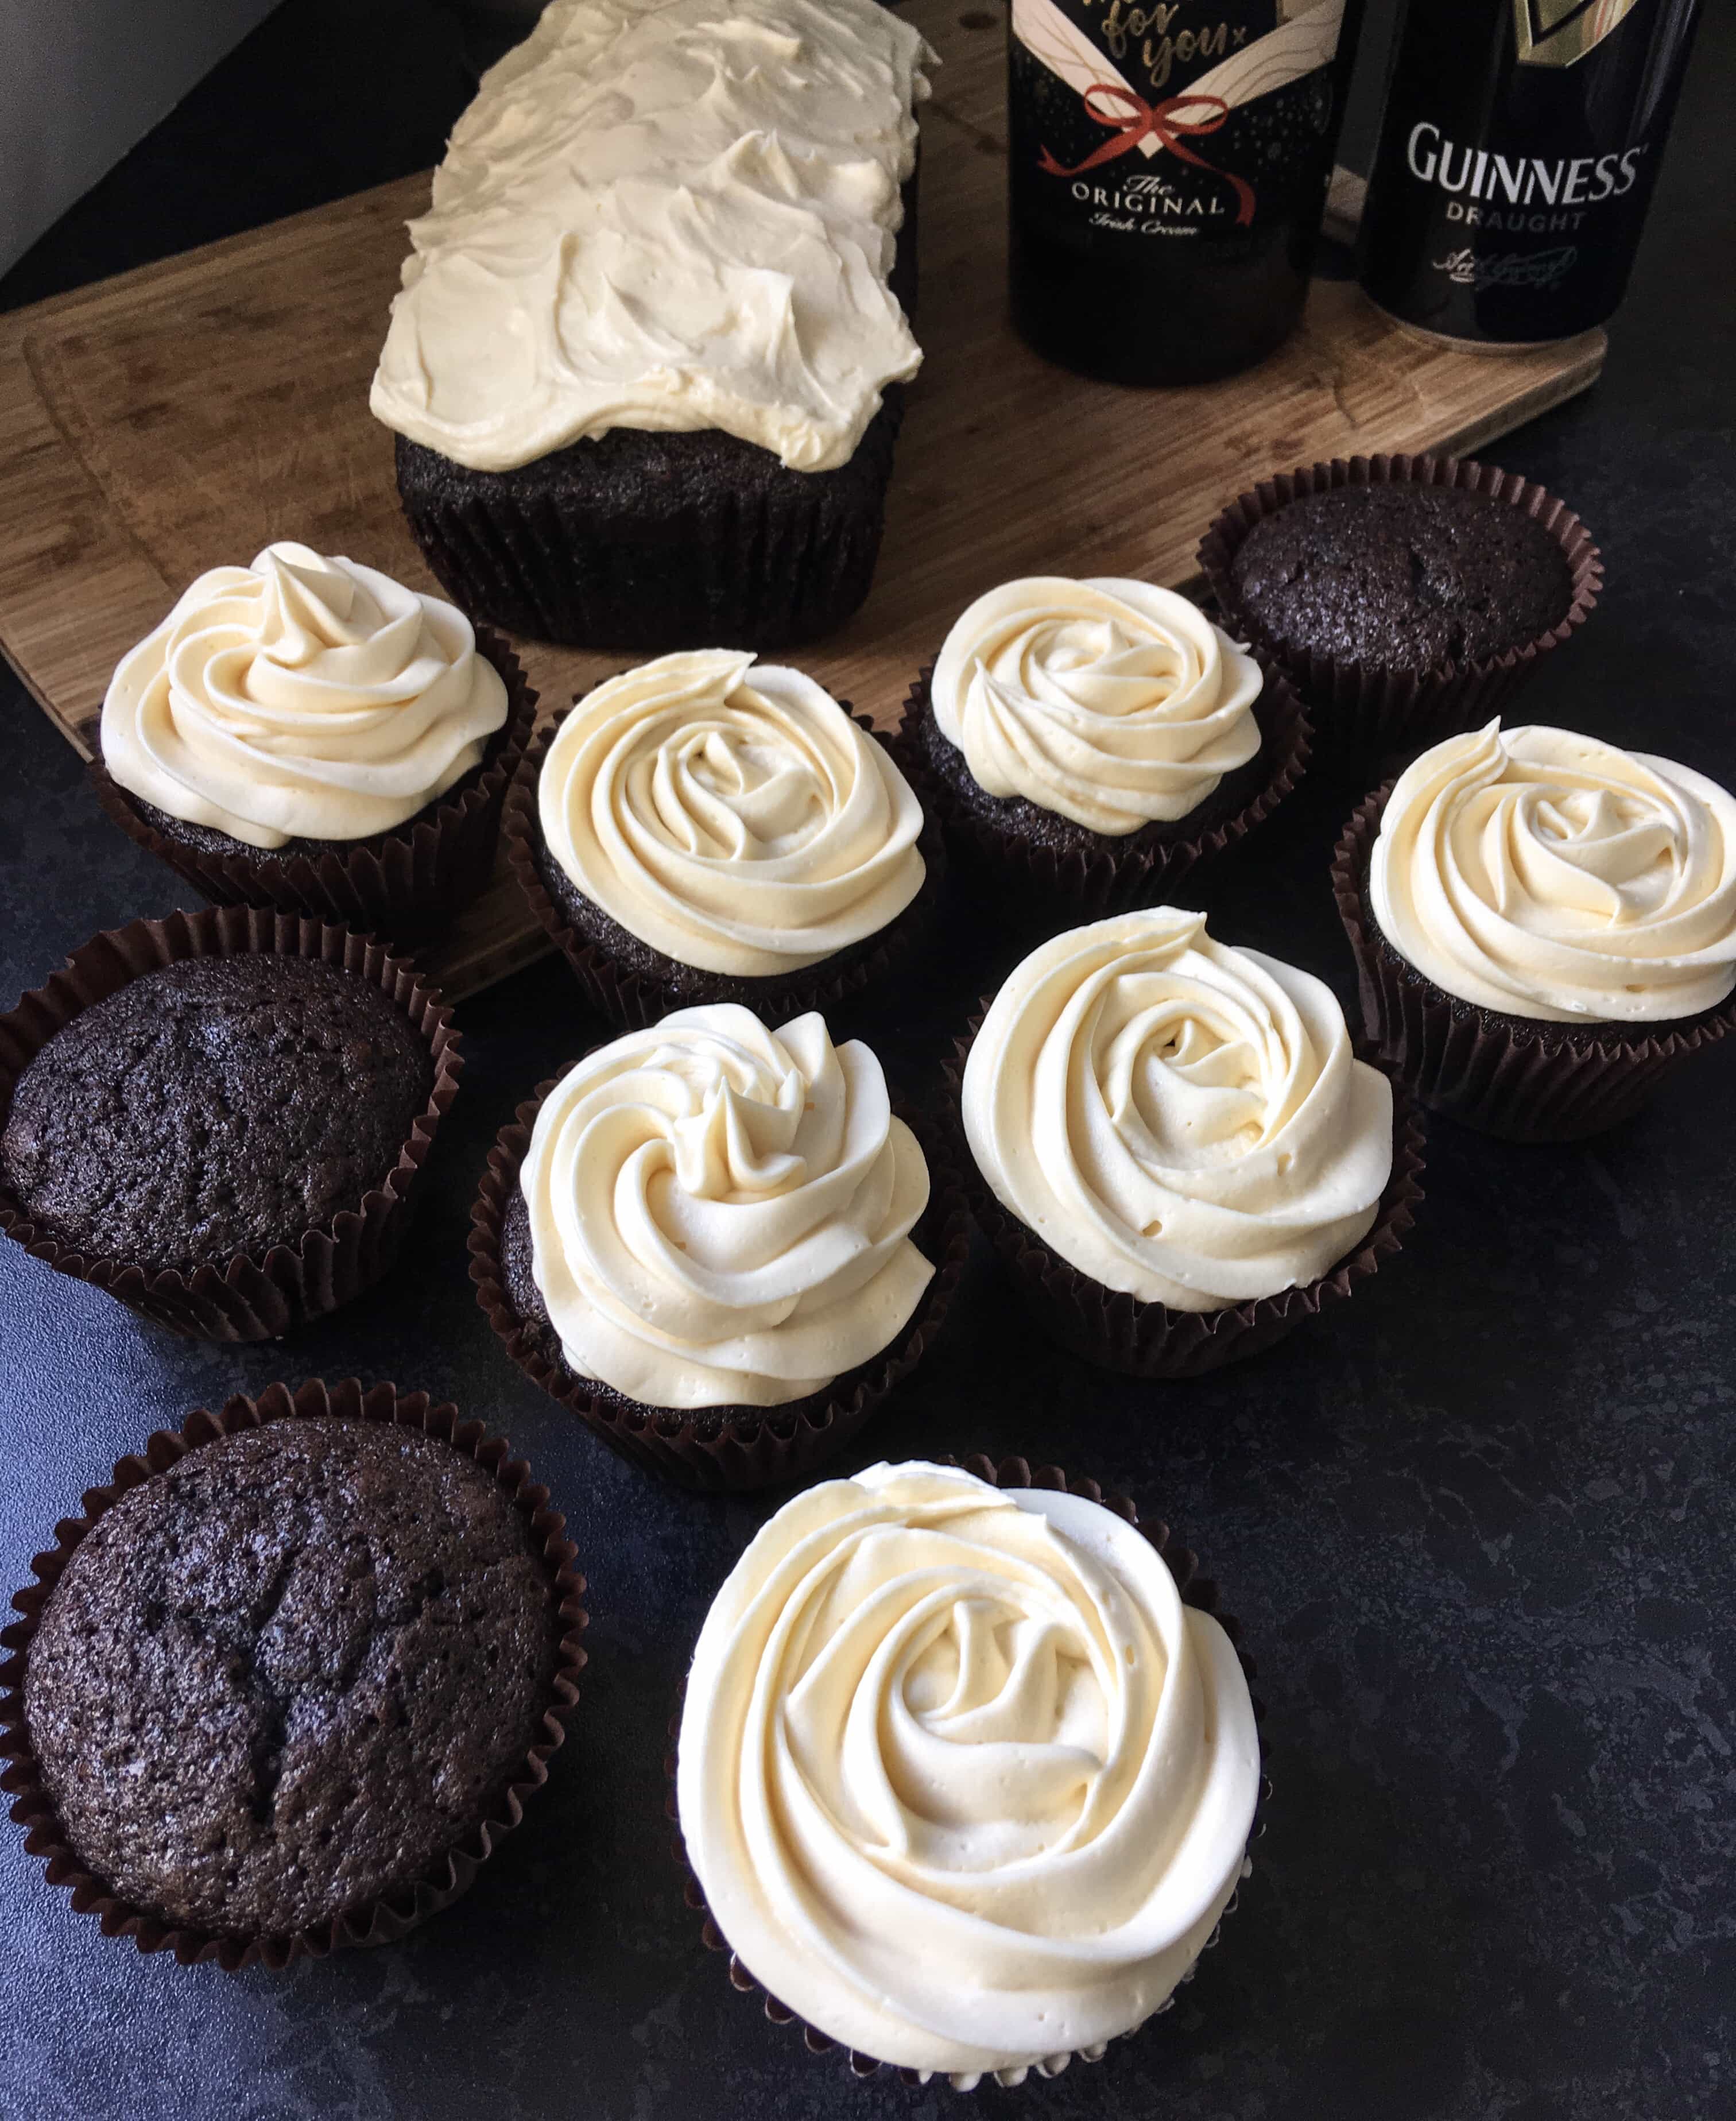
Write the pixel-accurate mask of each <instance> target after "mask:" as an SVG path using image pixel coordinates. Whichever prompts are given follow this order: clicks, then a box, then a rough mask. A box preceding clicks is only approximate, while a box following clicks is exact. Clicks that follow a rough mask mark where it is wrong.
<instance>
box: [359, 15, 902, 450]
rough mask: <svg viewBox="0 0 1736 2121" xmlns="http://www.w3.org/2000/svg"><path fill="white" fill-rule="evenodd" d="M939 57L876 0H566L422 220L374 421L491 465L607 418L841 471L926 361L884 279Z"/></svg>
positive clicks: (602, 427) (505, 66)
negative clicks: (889, 389) (741, 444)
mask: <svg viewBox="0 0 1736 2121" xmlns="http://www.w3.org/2000/svg"><path fill="white" fill-rule="evenodd" d="M932 61H933V54H932V53H931V52H929V49H928V47H927V46H926V45H925V44H924V42H923V40H922V39H921V38H920V37H919V35H917V33H916V31H915V30H913V29H912V28H911V27H910V25H909V24H908V23H907V22H904V21H901V20H900V19H899V17H898V16H896V15H895V14H893V13H891V12H890V11H889V10H888V9H887V8H883V7H879V6H877V4H875V0H730V3H729V5H728V7H720V6H719V5H718V4H717V0H552V5H550V6H549V7H547V9H546V10H545V11H544V12H543V14H542V18H541V20H540V21H538V24H537V26H536V28H535V29H534V30H532V32H531V34H530V35H529V36H528V38H527V39H526V40H525V41H524V43H523V44H520V45H519V47H518V49H516V50H515V51H512V52H510V53H508V54H507V55H506V57H505V58H503V59H502V60H501V61H500V63H499V64H498V65H497V66H496V67H494V68H491V70H490V71H489V72H487V73H486V74H485V75H484V76H483V77H482V87H481V89H480V90H479V91H478V93H477V98H476V100H475V101H474V102H473V103H472V105H470V107H469V109H468V110H467V111H466V112H465V113H464V114H463V117H461V118H460V119H459V120H458V124H457V125H456V127H455V128H454V130H453V134H452V139H451V142H450V144H449V147H448V148H447V151H446V158H445V160H444V162H442V163H441V165H440V168H439V169H438V170H435V175H434V198H433V204H432V207H431V210H430V211H429V212H427V213H426V214H425V215H424V216H423V217H422V218H421V220H420V221H412V223H411V224H410V240H411V242H412V245H414V249H413V250H412V254H411V256H410V258H409V259H408V260H407V263H406V264H405V266H404V271H403V291H402V293H400V294H399V295H398V297H397V298H396V300H395V301H393V305H392V322H391V326H390V329H389V331H388V333H387V335H386V343H385V347H384V351H383V352H382V353H381V355H380V358H379V369H378V371H377V372H376V374H375V378H374V387H373V394H372V398H371V401H370V402H371V403H372V406H373V409H374V413H375V417H377V418H379V419H380V420H383V421H384V422H385V424H386V425H387V426H388V427H393V428H395V429H396V430H397V431H398V433H400V434H403V435H407V436H410V438H411V439H412V441H418V442H422V443H425V444H426V445H427V446H428V447H429V448H431V449H434V450H440V452H441V453H442V454H444V455H446V456H449V457H452V458H455V459H457V461H458V463H460V464H468V465H469V466H470V467H471V468H472V469H475V470H477V471H506V470H510V468H512V467H513V466H514V465H515V464H528V462H529V461H530V460H531V459H533V458H534V457H540V456H543V455H546V454H547V453H548V452H549V451H550V450H558V449H561V448H563V447H564V446H565V445H566V444H568V443H569V442H575V441H579V440H580V439H581V438H583V437H585V436H598V435H602V434H604V433H606V432H607V431H608V430H609V429H610V428H612V427H641V428H678V429H693V428H702V427H721V428H723V429H724V430H726V431H728V433H730V434H732V435H739V436H741V437H742V439H743V440H744V441H750V442H756V443H758V444H759V445H761V447H762V448H765V449H768V450H774V451H775V452H776V454H778V455H779V456H780V458H781V459H783V461H784V464H787V465H789V468H791V469H792V470H794V471H826V470H830V469H831V468H833V467H835V466H836V465H839V464H845V463H847V462H848V461H849V458H850V457H851V456H852V455H853V454H854V451H855V448H856V445H857V443H858V442H859V441H860V440H861V439H862V435H863V430H864V429H865V428H866V427H867V426H868V422H869V421H870V420H872V419H873V417H874V414H875V413H877V411H878V409H879V407H880V401H881V392H882V389H883V387H884V386H885V385H887V383H890V382H892V381H894V380H903V379H905V378H908V377H910V376H912V375H915V373H916V371H917V368H918V367H919V365H920V363H921V361H922V354H921V352H920V349H919V347H918V346H917V344H916V342H915V339H914V338H912V337H911V336H910V326H909V324H907V323H906V322H905V315H904V312H903V310H901V308H900V307H899V305H898V301H897V299H896V296H894V295H893V294H892V292H891V287H890V286H889V285H888V275H889V273H891V267H892V262H893V257H894V253H895V250H896V236H897V231H898V229H899V227H900V226H901V222H902V221H903V217H904V209H903V205H902V203H901V197H900V186H901V184H903V183H904V181H905V179H906V178H907V177H909V175H910V172H911V170H913V169H914V167H915V160H916V121H915V117H914V116H913V114H912V110H913V105H915V104H916V103H917V102H919V101H920V100H921V99H922V98H923V97H924V96H926V95H927V94H928V83H927V82H926V80H925V78H924V73H923V71H922V69H923V68H924V65H926V64H928V63H932Z"/></svg>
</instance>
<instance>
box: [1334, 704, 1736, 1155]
mask: <svg viewBox="0 0 1736 2121" xmlns="http://www.w3.org/2000/svg"><path fill="white" fill-rule="evenodd" d="M1333 888H1334V890H1335V892H1336V893H1337V897H1338V910H1339V912H1340V914H1341V915H1342V916H1343V921H1344V925H1345V928H1346V930H1347V933H1348V935H1349V936H1350V940H1351V946H1352V949H1354V951H1355V952H1356V957H1357V972H1358V975H1359V978H1360V983H1361V996H1362V1014H1363V1019H1364V1022H1365V1023H1366V1028H1367V1030H1368V1033H1369V1036H1370V1037H1371V1038H1374V1039H1375V1040H1376V1041H1378V1042H1379V1045H1380V1051H1381V1054H1382V1056H1383V1057H1384V1058H1385V1061H1386V1062H1387V1064H1388V1065H1389V1066H1390V1067H1391V1068H1392V1069H1393V1070H1394V1072H1395V1073H1396V1074H1398V1075H1399V1077H1400V1079H1402V1080H1403V1081H1404V1082H1405V1083H1407V1084H1409V1085H1410V1087H1411V1088H1412V1089H1413V1091H1414V1092H1415V1093H1416V1094H1417V1097H1418V1098H1421V1099H1422V1102H1424V1103H1425V1104H1427V1105H1430V1106H1432V1107H1434V1108H1435V1109H1436V1110H1437V1111H1440V1112H1446V1113H1449V1114H1450V1115H1451V1116H1452V1117H1454V1119H1457V1120H1461V1121H1464V1124H1465V1125H1467V1126H1474V1127H1478V1128H1479V1129H1481V1130H1482V1131H1483V1132H1484V1133H1487V1134H1495V1135H1503V1136H1505V1137H1506V1138H1507V1139H1508V1140H1515V1141H1565V1140H1574V1139H1575V1138H1577V1137H1580V1136H1582V1135H1590V1134H1597V1133H1600V1132H1601V1131H1602V1130H1603V1129H1605V1128H1606V1127H1610V1126H1615V1125H1616V1124H1617V1122H1618V1121H1622V1120H1624V1119H1626V1118H1627V1117H1628V1116H1630V1115H1631V1114H1632V1113H1633V1112H1636V1111H1638V1110H1639V1109H1640V1107H1641V1106H1643V1105H1644V1104H1645V1102H1647V1101H1648V1100H1649V1099H1650V1098H1651V1097H1652V1096H1653V1094H1654V1093H1655V1092H1656V1090H1657V1089H1658V1088H1659V1085H1660V1084H1661V1083H1662V1082H1663V1080H1664V1078H1665V1077H1666V1076H1667V1075H1668V1074H1669V1073H1670V1072H1671V1071H1672V1070H1674V1069H1675V1068H1676V1067H1677V1066H1678V1065H1679V1063H1680V1062H1681V1061H1682V1060H1683V1059H1685V1058H1686V1057H1687V1056H1688V1055H1689V1054H1691V1053H1694V1052H1697V1051H1700V1050H1701V1049H1702V1048H1703V1047H1706V1046H1708V1045H1710V1044H1711V1043H1713V1042H1715V1041H1716V1040H1718V1039H1720V1038H1722V1037H1724V1035H1725V1033H1727V1032H1728V1031H1729V1029H1730V1028H1731V1025H1732V1024H1733V1023H1736V798H1733V797H1732V796H1731V795H1729V793H1728V792H1727V791H1726V790H1724V789H1722V788H1720V786H1719V785H1717V783H1716V782H1715V781H1709V780H1707V779H1706V776H1704V775H1703V774H1700V773H1696V772H1694V771H1692V769H1690V768H1689V767H1684V766H1678V765H1676V764H1674V763H1673V762H1671V761H1670V760H1669V759H1663V758H1652V757H1650V756H1649V755H1647V754H1646V753H1641V752H1627V751H1623V750H1622V749H1620V748H1618V747H1617V746H1616V745H1614V744H1602V743H1599V742H1598V741H1597V740H1596V739H1593V738H1590V737H1584V736H1578V735H1575V734H1573V733H1572V732H1571V731H1569V730H1557V729H1546V728H1542V727H1521V728H1517V729H1510V730H1502V729H1501V725H1500V724H1499V723H1498V722H1491V723H1490V724H1489V725H1488V726H1487V728H1486V729H1484V730H1479V731H1477V732H1475V733H1473V734H1470V735H1467V736H1459V737H1453V738H1450V739H1448V740H1447V741H1446V742H1445V743H1444V744H1436V746H1434V747H1433V748H1432V749H1431V750H1429V751H1426V752H1425V753H1423V754H1422V758H1419V759H1417V761H1416V762H1414V763H1413V765H1412V766H1411V767H1409V768H1408V770H1407V771H1405V772H1404V773H1403V775H1402V776H1400V777H1399V780H1398V781H1397V782H1396V783H1393V784H1389V785H1388V786H1387V787H1385V788H1383V789H1381V790H1379V791H1378V792H1377V793H1376V794H1375V795H1372V796H1371V797H1370V798H1369V799H1368V800H1367V801H1366V803H1365V804H1363V805H1362V806H1361V809H1359V810H1358V811H1357V813H1356V815H1355V817H1354V818H1352V820H1351V822H1350V824H1349V826H1348V827H1347V829H1346V831H1345V833H1344V836H1343V838H1342V839H1341V840H1340V841H1339V842H1338V857H1337V860H1336V861H1335V863H1334V865H1333Z"/></svg>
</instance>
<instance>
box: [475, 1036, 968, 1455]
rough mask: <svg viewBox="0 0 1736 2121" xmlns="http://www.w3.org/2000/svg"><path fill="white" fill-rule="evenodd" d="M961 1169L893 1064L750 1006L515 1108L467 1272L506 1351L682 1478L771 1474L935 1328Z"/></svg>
mask: <svg viewBox="0 0 1736 2121" xmlns="http://www.w3.org/2000/svg"><path fill="white" fill-rule="evenodd" d="M470 1252H471V1278H472V1280H473V1281H474V1283H475V1284H476V1288H477V1301H478V1303H480V1304H481V1305H482V1309H483V1311H484V1312H485V1314H486V1317H487V1318H488V1321H489V1323H490V1324H491V1326H493V1328H494V1330H495V1331H496V1334H497V1335H498V1336H499V1337H500V1340H501V1342H502V1343H503V1345H505V1349H506V1350H507V1353H508V1354H510V1356H511V1357H512V1359H513V1360H514V1362H515V1363H516V1364H518V1365H519V1368H521V1369H522V1370H523V1371H524V1373H525V1374H526V1375H527V1376H528V1377H529V1378H530V1379H531V1380H532V1382H533V1383H535V1384H537V1385H538V1386H540V1387H542V1389H543V1390H544V1391H547V1392H548V1393H549V1394H550V1395H551V1396H552V1397H554V1398H555V1399H556V1400H558V1401H560V1402H561V1405H564V1406H566V1407H568V1408H570V1410H572V1411H573V1412H574V1413H575V1414H577V1415H579V1417H580V1419H583V1420H584V1421H585V1422H586V1423H587V1424H589V1426H590V1428H591V1429H593V1430H594V1431H595V1433H597V1434H598V1436H599V1437H601V1438H602V1439H603V1442H604V1443H607V1445H608V1446H609V1447H610V1448H611V1449H612V1450H614V1451H616V1452H618V1453H619V1454H620V1455H621V1457H625V1458H626V1459H628V1460H629V1461H631V1462H633V1463H635V1464H636V1465H639V1466H643V1467H645V1468H646V1469H647V1470H649V1471H652V1472H655V1473H658V1474H660V1475H663V1478H665V1479H667V1480H673V1481H674V1482H675V1483H676V1484H677V1485H679V1486H682V1487H687V1488H698V1489H713V1490H715V1489H748V1488H756V1487H764V1486H766V1485H770V1484H772V1483H774V1482H776V1481H781V1480H790V1479H794V1478H795V1477H796V1476H798V1475H800V1474H803V1473H805V1472H807V1471H811V1470H812V1468H813V1467H814V1466H817V1465H819V1464H820V1463H821V1462H822V1461H824V1460H825V1459H826V1458H828V1457H831V1456H832V1455H834V1454H835V1452H838V1451H839V1450H840V1449H841V1448H842V1447H844V1446H845V1444H846V1443H848V1442H849V1440H850V1439H851V1438H853V1437H854V1435H855V1434H856V1433H857V1432H858V1431H859V1429H861V1427H862V1426H863V1424H864V1423H865V1422H866V1421H867V1420H868V1418H869V1416H870V1415H872V1414H873V1410H874V1409H875V1408H876V1407H877V1405H878V1404H879V1402H880V1401H881V1400H882V1398H883V1397H884V1396H885V1395H886V1394H887V1391H890V1390H891V1389H892V1387H894V1386H895V1385H896V1384H897V1383H898V1382H900V1381H901V1379H902V1378H903V1377H905V1376H907V1375H908V1374H909V1373H910V1370H911V1369H912V1368H914V1367H915V1364H916V1363H917V1362H918V1361H919V1359H920V1358H921V1356H922V1354H924V1350H926V1348H927V1347H928V1345H929V1343H930V1342H931V1341H932V1340H933V1337H934V1335H935V1334H936V1332H937V1331H938V1330H939V1327H940V1325H941V1322H942V1320H943V1318H944V1317H945V1315H946V1312H947V1307H948V1305H949V1304H950V1303H951V1300H952V1293H953V1290H954V1289H955V1287H956V1283H957V1280H958V1277H959V1275H960V1273H961V1270H962V1268H963V1264H964V1261H965V1258H966V1253H967V1252H968V1234H967V1219H966V1213H965V1209H964V1205H963V1201H962V1199H961V1195H960V1192H959V1189H958V1182H957V1178H956V1173H955V1172H954V1171H953V1170H952V1167H951V1164H950V1163H949V1161H948V1160H947V1158H946V1157H944V1156H942V1155H940V1154H937V1152H936V1147H935V1144H934V1140H933V1134H932V1131H931V1130H930V1129H929V1126H928V1125H927V1124H926V1122H925V1121H923V1120H922V1119H921V1118H920V1117H919V1116H917V1115H915V1114H912V1113H906V1112H904V1111H902V1110H896V1111H895V1109H894V1108H893V1107H892V1106H891V1102H890V1101H889V1100H888V1098H887V1093H886V1088H885V1083H884V1079H883V1077H882V1074H881V1072H880V1068H879V1064H878V1062H877V1061H875V1059H874V1057H873V1055H872V1054H871V1053H869V1052H868V1049H867V1048H866V1047H863V1046H861V1045H859V1044H858V1043H855V1042H847V1043H844V1044H840V1045H839V1046H837V1047H834V1046H833V1044H832V1042H831V1039H830V1038H829V1037H828V1036H827V1034H826V1027H825V1025H824V1023H823V1022H822V1021H821V1019H820V1018H819V1017H817V1016H816V1015H809V1016H807V1017H805V1018H802V1019H797V1020H796V1021H795V1022H794V1023H789V1024H787V1025H785V1026H784V1028H782V1029H781V1030H780V1031H779V1032H776V1033H774V1032H771V1031H769V1030H768V1029H766V1027H765V1026H764V1025H763V1024H761V1023H760V1022H759V1020H758V1019H756V1018H755V1017H754V1016H753V1015H752V1014H751V1013H750V1012H749V1011H748V1010H747V1009H744V1008H742V1007H741V1006H740V1005H715V1006H714V1007H711V1008H710V1009H692V1010H685V1011H681V1012H677V1014H676V1015H674V1016H673V1017H672V1018H670V1019H666V1020H665V1022H664V1023H663V1024H661V1025H659V1026H657V1027H656V1028H653V1029H649V1030H643V1031H639V1032H635V1033H628V1034H627V1035H626V1036H625V1037H621V1038H618V1039H616V1040H613V1041H611V1042H609V1043H608V1044H607V1045H605V1046H603V1047H597V1048H595V1049H594V1050H593V1051H592V1052H591V1053H590V1054H589V1055H588V1056H585V1058H584V1060H583V1061H579V1062H577V1063H575V1065H574V1066H573V1067H572V1068H571V1069H570V1070H568V1071H567V1072H566V1074H565V1075H563V1076H561V1077H559V1078H557V1079H554V1080H552V1081H550V1082H547V1083H544V1084H541V1085H540V1086H539V1087H538V1091H537V1093H536V1095H535V1097H534V1098H532V1099H530V1100H528V1101H527V1102H525V1103H524V1104H522V1105H520V1106H519V1108H518V1111H517V1112H516V1114H515V1115H514V1119H513V1120H512V1121H511V1122H510V1124H509V1125H508V1126H505V1127H504V1128H503V1129H502V1130H501V1131H500V1135H499V1137H498V1139H497V1140H496V1143H495V1146H494V1149H493V1151H492V1153H491V1155H490V1157H489V1159H488V1164H487V1168H486V1171H485V1172H484V1173H483V1177H482V1186H481V1188H480V1191H478V1194H477V1199H476V1202H475V1205H474V1206H473V1207H472V1211H471V1233H470Z"/></svg>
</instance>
